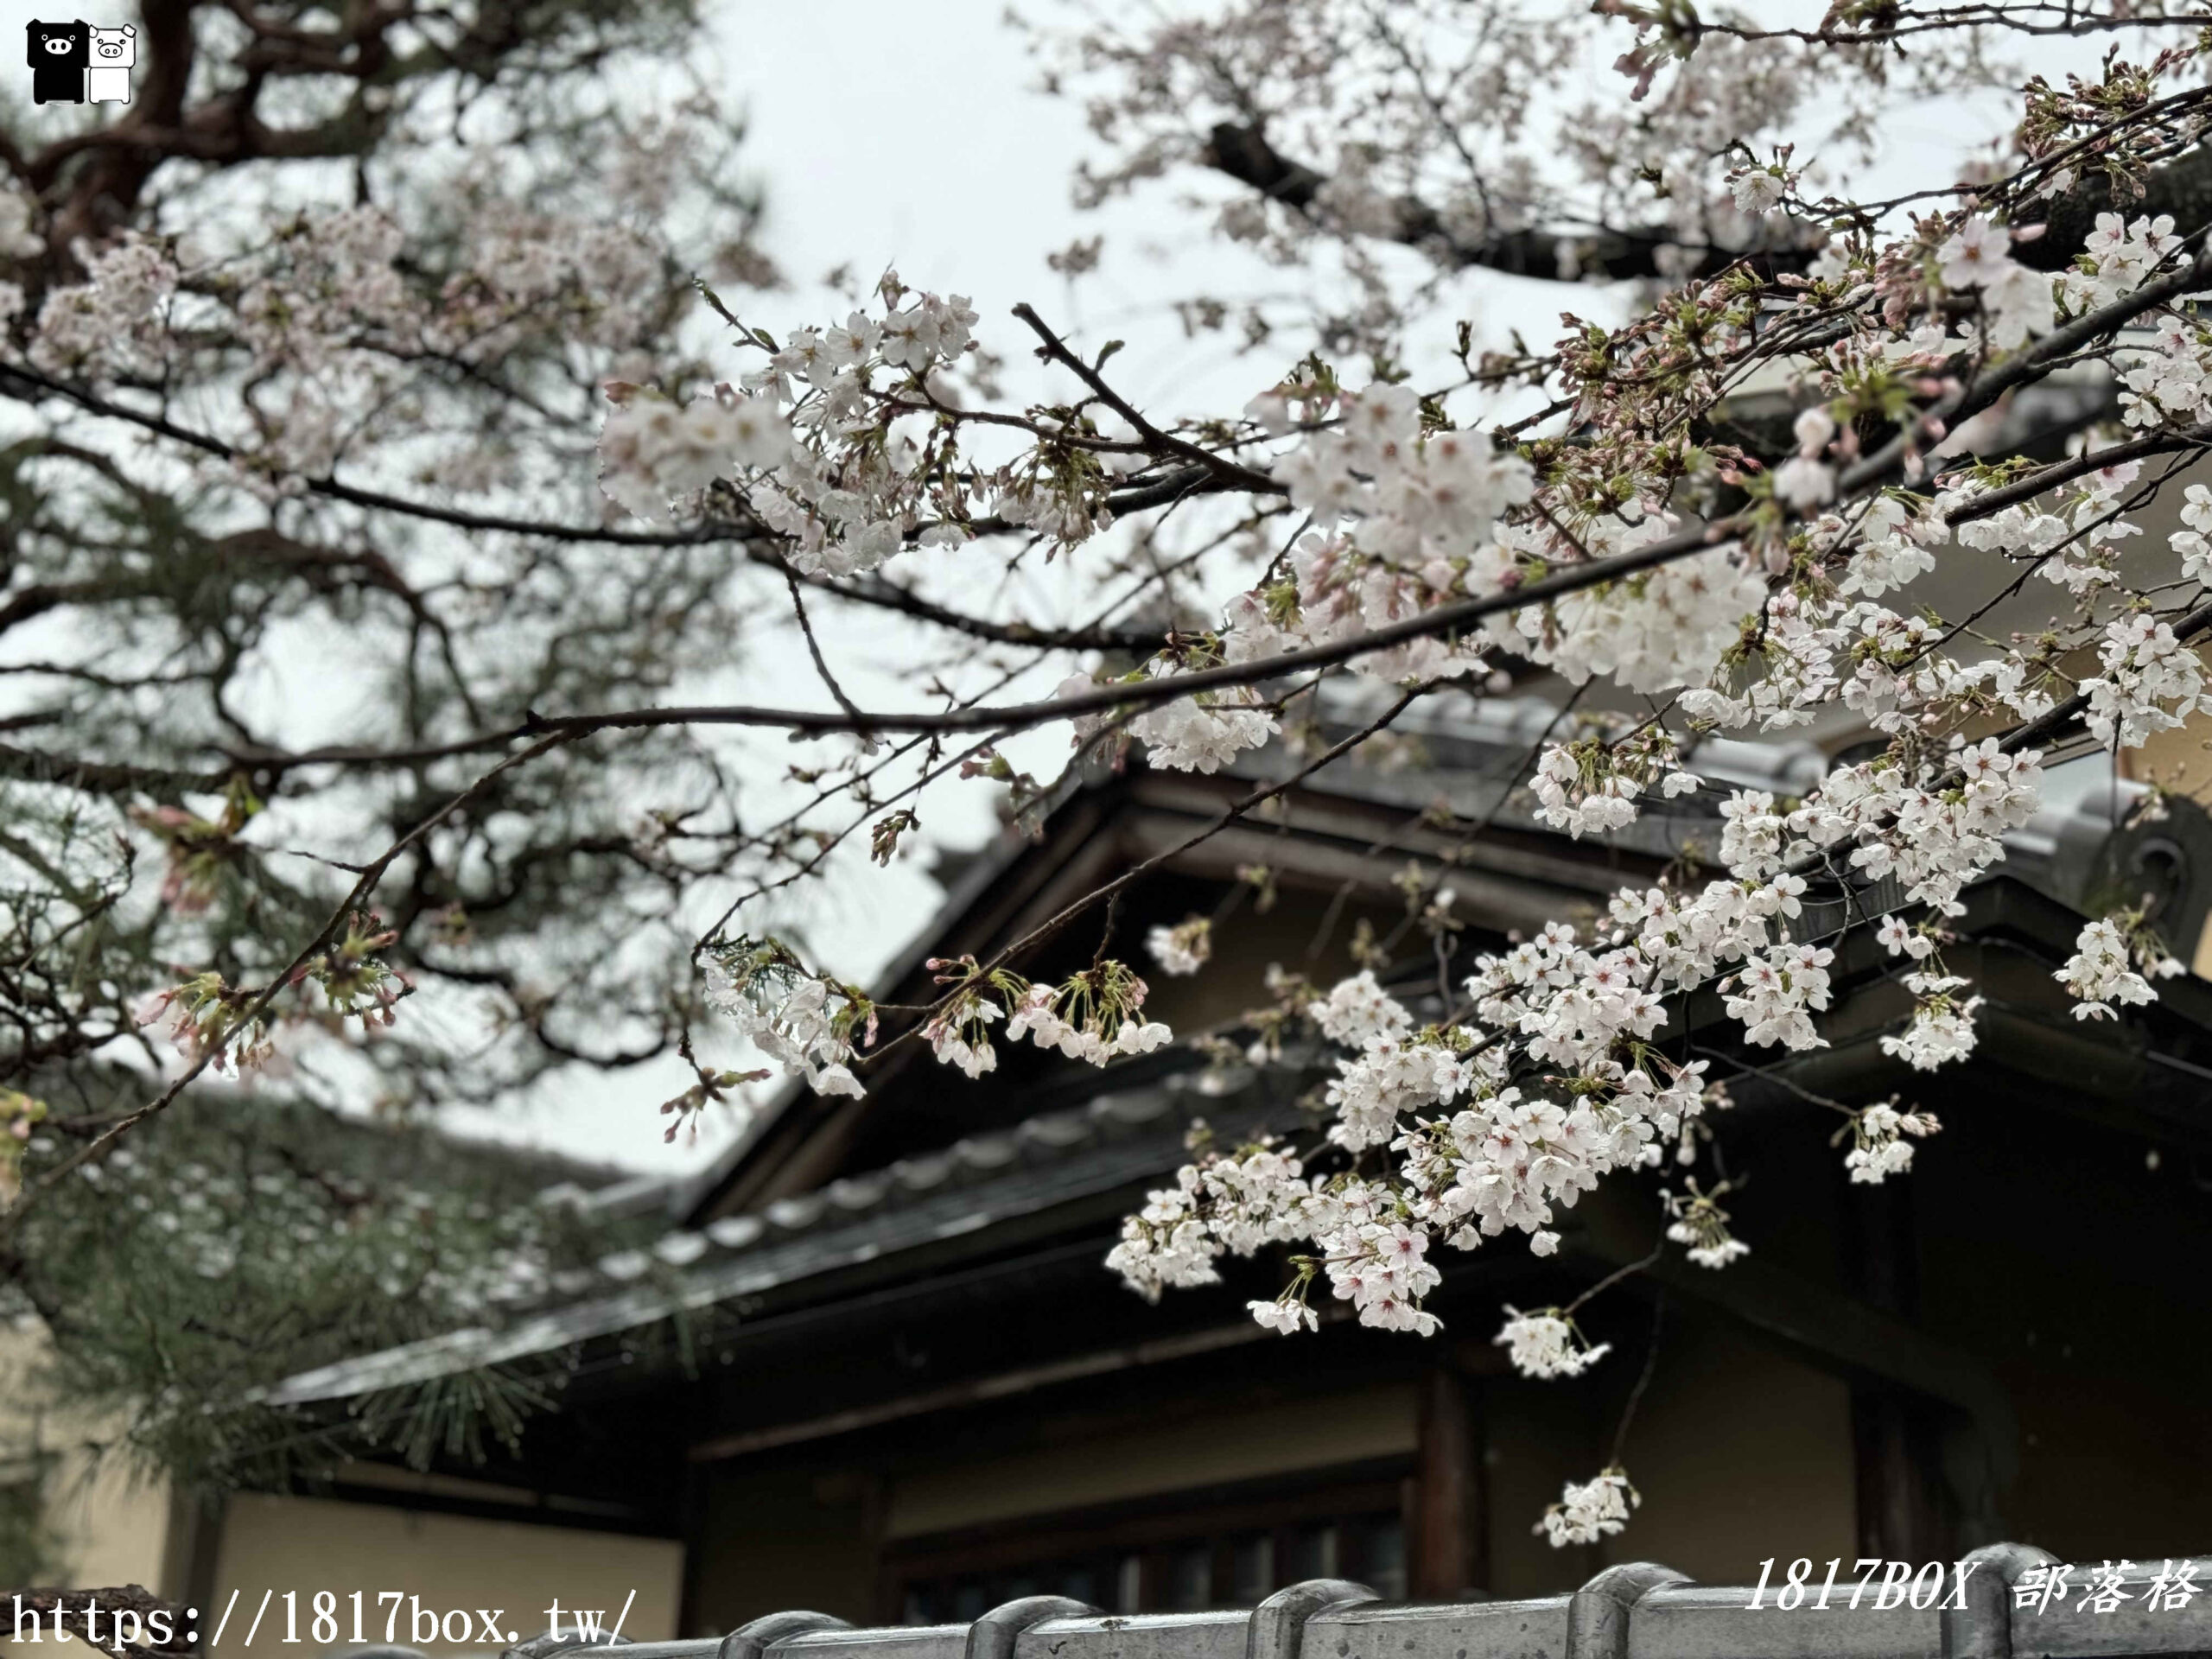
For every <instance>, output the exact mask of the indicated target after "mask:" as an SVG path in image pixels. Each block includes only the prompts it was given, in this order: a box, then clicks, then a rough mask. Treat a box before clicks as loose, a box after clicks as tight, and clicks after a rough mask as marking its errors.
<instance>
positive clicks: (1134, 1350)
mask: <svg viewBox="0 0 2212 1659" xmlns="http://www.w3.org/2000/svg"><path fill="white" fill-rule="evenodd" d="M1318 1311H1319V1316H1320V1319H1321V1321H1322V1323H1324V1324H1333V1323H1335V1322H1336V1321H1337V1320H1338V1319H1343V1318H1345V1317H1346V1316H1347V1315H1348V1314H1349V1313H1350V1311H1351V1310H1350V1308H1349V1306H1347V1305H1345V1304H1344V1303H1332V1305H1331V1306H1328V1307H1326V1308H1323V1309H1320V1310H1318ZM1273 1335H1274V1332H1271V1331H1269V1330H1268V1329H1267V1328H1266V1327H1265V1326H1264V1325H1260V1324H1258V1323H1257V1322H1256V1321H1255V1320H1251V1319H1245V1320H1243V1321H1240V1322H1239V1323H1237V1324H1236V1325H1224V1326H1217V1327H1216V1328H1215V1329H1213V1330H1211V1331H1194V1332H1191V1333H1189V1334H1188V1335H1186V1336H1179V1337H1161V1338H1157V1339H1156V1340H1154V1341H1151V1342H1140V1343H1133V1344H1129V1345H1128V1346H1127V1347H1122V1348H1108V1349H1104V1350H1103V1351H1099V1352H1096V1353H1090V1354H1077V1355H1073V1356H1071V1357H1069V1358H1066V1359H1062V1360H1055V1361H1053V1362H1052V1363H1049V1364H1045V1365H1031V1366H1027V1367H1025V1368H1023V1369H1022V1370H1014V1371H1001V1372H998V1373H996V1374H995V1375H994V1376H979V1377H972V1378H970V1379H969V1380H968V1381H966V1382H963V1383H950V1384H948V1385H947V1386H946V1387H944V1388H941V1389H927V1390H925V1391H924V1392H922V1393H920V1394H910V1395H903V1396H902V1397H900V1398H899V1399H896V1400H884V1401H879V1402H877V1403H876V1404H874V1405H872V1406H855V1407H854V1408H852V1409H851V1410H849V1411H837V1412H832V1413H830V1414H829V1415H828V1416H826V1417H810V1418H806V1419H804V1420H803V1421H799V1422H795V1423H773V1424H771V1425H770V1426H769V1427H766V1428H753V1429H747V1430H746V1431H745V1432H744V1433H741V1434H724V1435H720V1436H717V1437H716V1438H715V1439H714V1440H702V1441H700V1442H699V1443H698V1444H697V1445H696V1446H693V1447H692V1448H691V1450H690V1453H689V1454H688V1455H689V1456H690V1460H691V1461H692V1462H694V1463H715V1462H719V1461H721V1459H725V1458H741V1457H744V1456H746V1455H747V1454H748V1453H750V1452H766V1451H770V1450H772V1449H773V1448H775V1447H777V1446H798V1445H800V1444H802V1443H804V1442H805V1441H807V1440H828V1439H829V1438H831V1437H832V1436H834V1435H838V1434H850V1433H855V1432H857V1431H858V1430H861V1429H863V1428H874V1427H877V1426H878V1425H879V1424H882V1423H893V1422H898V1421H900V1420H902V1419H904V1418H908V1417H919V1416H924V1415H926V1414H929V1413H931V1412H937V1411H950V1410H954V1409H957V1408H959V1407H962V1406H973V1405H980V1404H982V1402H985V1401H987V1400H1003V1399H1006V1398H1007V1397H1008V1396H1009V1395H1018V1394H1027V1393H1028V1392H1029V1391H1030V1390H1032V1389H1041V1388H1048V1387H1050V1386H1051V1385H1052V1384H1053V1383H1072V1382H1077V1381H1079V1380H1080V1379H1082V1378H1084V1377H1090V1376H1107V1375H1109V1374H1110V1373H1112V1372H1115V1371H1122V1370H1131V1369H1133V1368H1135V1367H1137V1366H1141V1365H1157V1364H1159V1363H1161V1362H1163V1361H1166V1360H1171V1359H1182V1358H1185V1357H1188V1356H1190V1355H1192V1354H1204V1353H1211V1352H1213V1351H1216V1350H1217V1349H1222V1348H1235V1347H1241V1346H1243V1344H1246V1343H1248V1342H1257V1341H1261V1340H1262V1339H1264V1338H1268V1337H1271V1336H1273Z"/></svg>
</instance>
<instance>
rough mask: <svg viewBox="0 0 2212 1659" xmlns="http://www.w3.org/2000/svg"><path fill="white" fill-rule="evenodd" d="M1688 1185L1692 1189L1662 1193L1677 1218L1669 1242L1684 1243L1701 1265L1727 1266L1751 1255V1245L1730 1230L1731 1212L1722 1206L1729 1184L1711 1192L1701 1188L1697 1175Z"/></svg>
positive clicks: (1672, 1225) (1687, 1250) (1668, 1208)
mask: <svg viewBox="0 0 2212 1659" xmlns="http://www.w3.org/2000/svg"><path fill="white" fill-rule="evenodd" d="M1685 1185H1687V1186H1688V1189H1689V1190H1688V1192H1662V1194H1660V1197H1661V1198H1662V1201H1663V1202H1664V1203H1665V1205H1667V1210H1668V1213H1669V1215H1671V1216H1672V1217H1674V1220H1673V1221H1672V1222H1670V1223H1669V1224H1668V1227H1667V1237H1668V1240H1669V1243H1675V1244H1680V1245H1682V1246H1684V1247H1685V1249H1684V1253H1685V1254H1686V1255H1688V1257H1689V1259H1690V1260H1691V1261H1692V1262H1694V1263H1696V1265H1698V1266H1699V1267H1700V1268H1725V1267H1726V1266H1727V1265H1728V1264H1729V1263H1730V1262H1734V1261H1737V1260H1738V1259H1739V1258H1741V1257H1743V1256H1746V1255H1750V1254H1751V1246H1750V1245H1748V1244H1746V1243H1744V1241H1743V1240H1742V1239H1740V1238H1738V1237H1737V1236H1735V1235H1734V1234H1733V1233H1732V1232H1730V1231H1729V1230H1728V1212H1727V1211H1726V1210H1723V1209H1722V1208H1721V1207H1720V1199H1721V1198H1722V1196H1723V1195H1724V1194H1726V1192H1727V1191H1728V1183H1727V1182H1726V1181H1722V1182H1720V1183H1719V1185H1716V1186H1715V1187H1714V1188H1713V1190H1712V1191H1711V1192H1702V1191H1700V1189H1699V1187H1698V1184H1697V1180H1696V1179H1695V1178H1694V1177H1693V1178H1691V1179H1689V1180H1688V1182H1687V1183H1685Z"/></svg>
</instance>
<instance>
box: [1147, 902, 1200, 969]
mask: <svg viewBox="0 0 2212 1659" xmlns="http://www.w3.org/2000/svg"><path fill="white" fill-rule="evenodd" d="M1144 948H1145V950H1146V952H1147V955H1149V956H1150V957H1152V959H1153V961H1154V963H1158V964H1159V967H1160V972H1161V973H1163V974H1167V975H1170V976H1179V975H1185V974H1195V973H1197V972H1198V969H1201V968H1203V967H1205V965H1206V963H1207V962H1208V961H1209V960H1211V957H1212V956H1213V922H1212V919H1211V918H1209V917H1205V916H1192V917H1188V918H1185V919H1184V920H1182V921H1179V922H1178V923H1176V924H1175V925H1173V926H1172V927H1171V926H1169V925H1166V923H1162V924H1160V925H1159V926H1157V927H1154V929H1153V930H1152V931H1150V932H1148V933H1147V934H1146V935H1145V942H1144Z"/></svg>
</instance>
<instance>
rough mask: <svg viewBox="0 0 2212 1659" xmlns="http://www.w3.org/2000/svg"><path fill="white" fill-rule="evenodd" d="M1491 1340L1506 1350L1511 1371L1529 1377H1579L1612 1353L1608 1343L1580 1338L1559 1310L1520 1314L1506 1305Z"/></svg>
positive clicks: (1568, 1319) (1513, 1307)
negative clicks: (1498, 1328)
mask: <svg viewBox="0 0 2212 1659" xmlns="http://www.w3.org/2000/svg"><path fill="white" fill-rule="evenodd" d="M1493 1340H1494V1342H1495V1343H1496V1344H1497V1346H1499V1347H1502V1348H1503V1349H1505V1350H1506V1357H1508V1358H1509V1359H1510V1360H1511V1361H1512V1362H1513V1369H1514V1370H1516V1371H1518V1372H1519V1373H1520V1374H1521V1375H1522V1376H1531V1377H1553V1376H1581V1375H1582V1373H1583V1372H1585V1371H1586V1370H1589V1369H1590V1368H1591V1367H1592V1365H1595V1364H1596V1363H1598V1362H1599V1360H1601V1359H1603V1358H1604V1357H1605V1356H1606V1355H1607V1354H1609V1353H1611V1351H1612V1344H1611V1343H1609V1342H1599V1343H1592V1341H1591V1340H1590V1339H1589V1338H1587V1337H1586V1336H1584V1335H1583V1334H1582V1331H1581V1327H1580V1326H1579V1325H1576V1324H1575V1323H1574V1320H1573V1317H1572V1316H1571V1315H1569V1314H1568V1313H1565V1312H1564V1311H1563V1310H1561V1309H1560V1308H1556V1307H1548V1308H1544V1309H1541V1311H1539V1312H1537V1313H1522V1312H1521V1311H1520V1310H1519V1309H1518V1308H1516V1307H1515V1306H1513V1305H1512V1304H1511V1303H1510V1302H1509V1303H1508V1304H1506V1308H1505V1324H1504V1326H1503V1328H1502V1329H1501V1330H1500V1331H1499V1332H1498V1333H1497V1337H1496V1338H1493Z"/></svg>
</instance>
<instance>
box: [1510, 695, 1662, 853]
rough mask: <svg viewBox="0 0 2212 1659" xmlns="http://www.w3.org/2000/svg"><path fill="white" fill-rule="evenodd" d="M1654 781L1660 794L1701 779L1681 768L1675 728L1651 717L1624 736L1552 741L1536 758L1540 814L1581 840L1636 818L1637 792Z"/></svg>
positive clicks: (1533, 784) (1620, 827)
mask: <svg viewBox="0 0 2212 1659" xmlns="http://www.w3.org/2000/svg"><path fill="white" fill-rule="evenodd" d="M1654 784H1656V785H1658V788H1659V793H1660V795H1661V797H1662V798H1669V797H1672V796H1676V795H1687V794H1689V793H1691V792H1692V791H1694V790H1695V789H1696V788H1697V779H1696V778H1695V777H1694V776H1693V775H1692V774H1690V773H1689V772H1685V771H1683V770H1682V765H1681V751H1680V749H1679V748H1677V747H1676V746H1675V736H1674V734H1673V733H1671V732H1669V731H1668V730H1667V729H1666V728H1664V727H1663V726H1660V725H1656V724H1654V723H1650V722H1647V723H1645V724H1644V725H1643V726H1640V727H1638V728H1637V729H1636V730H1634V731H1632V732H1630V733H1629V734H1627V735H1626V736H1625V737H1623V738H1619V739H1618V740H1614V741H1608V740H1607V739H1605V737H1603V736H1600V735H1598V734H1592V735H1591V736H1588V737H1585V738H1581V739H1580V740H1578V741H1574V742H1572V743H1554V744H1553V745H1552V746H1551V747H1549V748H1548V749H1546V750H1545V751H1544V753H1543V757H1542V759H1541V760H1539V761H1538V762H1537V763H1536V775H1535V779H1534V780H1533V781H1532V784H1531V787H1532V788H1533V789H1534V790H1535V795H1536V802H1537V808H1536V816H1537V817H1540V818H1541V819H1542V820H1543V821H1544V822H1545V823H1548V824H1550V825H1551V826H1552V827H1553V828H1554V829H1564V830H1566V831H1567V834H1569V835H1570V836H1574V837H1575V838H1576V839H1577V840H1580V838H1581V837H1582V836H1586V835H1604V834H1605V833H1606V832H1607V831H1609V830H1613V829H1624V828H1625V827H1627V826H1628V825H1629V824H1631V823H1635V822H1636V817H1637V805H1636V803H1637V797H1639V796H1641V795H1642V794H1643V792H1644V791H1646V790H1648V789H1649V788H1650V787H1651V786H1652V785H1654Z"/></svg>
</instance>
